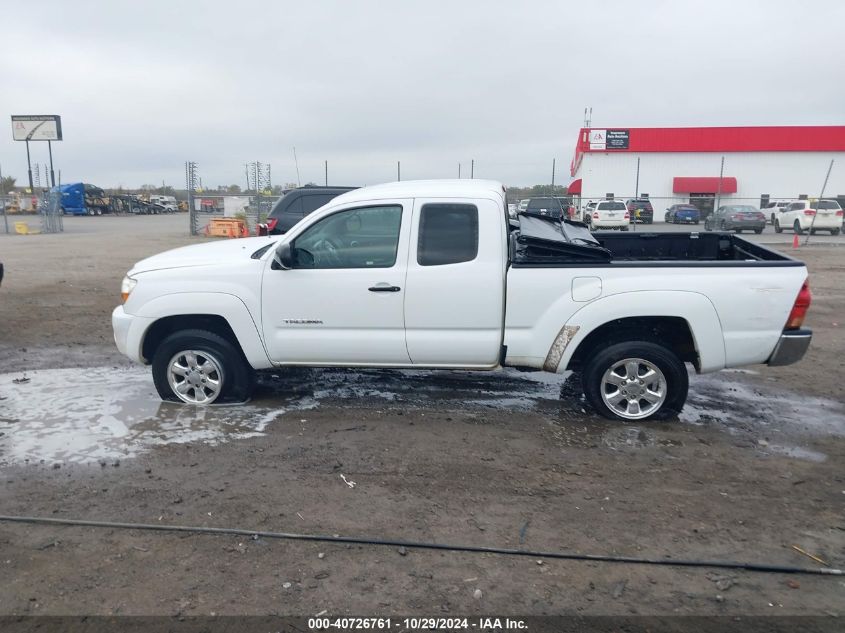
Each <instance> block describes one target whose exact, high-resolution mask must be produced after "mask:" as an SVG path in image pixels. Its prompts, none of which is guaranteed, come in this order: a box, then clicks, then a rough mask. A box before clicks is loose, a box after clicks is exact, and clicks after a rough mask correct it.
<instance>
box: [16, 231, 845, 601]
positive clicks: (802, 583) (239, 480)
mask: <svg viewBox="0 0 845 633" xmlns="http://www.w3.org/2000/svg"><path fill="white" fill-rule="evenodd" d="M83 220H86V221H88V222H100V224H98V225H97V226H96V228H92V227H93V225H90V224H89V225H83V224H81V223H76V224H72V225H70V226H69V230H68V232H67V233H66V234H65V235H61V236H39V237H32V238H21V237H17V238H16V237H5V236H0V261H2V262H3V263H4V264H5V266H6V275H7V278H6V280H5V281H4V283H3V286H2V288H0V372H3V373H2V375H0V397H6V398H9V400H7V409H8V408H9V407H12V405H10V404H8V403H9V402H12V403H14V402H16V401H15V398H16V397H17V398H20V397H21V396H20V394H21V393H24V392H23V391H21V389H22V387H19V386H15V385H13V384H12V378H13V377H15V376H19V375H22V374H23V372H25V371H26V372H30V373H29V375H30V376H31V385H30V386H29V387H28V388H29V389H31V390H32V391H31V392H28V393H31V394H32V396H31V397H33V398H38V397H39V396H38V393H39V391H41V390H42V388H43V392H42V393H43V396H42V397H44V398H45V399H53V398H55V397H58V396H56V392H54V391H50V389H51V388H53V389H65V391H67V390H68V389H71V393H72V388H70V387H68V388H65V387H63V386H61V385H58V384H57V383H55V382H53V379H52V378H50V376H53V375H54V374H50V373H49V372H46V371H45V372H44V373H43V374H39V370H53V369H56V368H80V369H79V375H80V381H81V379H82V377H84V376H86V373H92V372H95V371H99V372H104V371H107V370H108V368H112V367H114V368H118V369H115V370H114V371H115V372H120V371H123V369H122V368H123V367H124V366H125V365H126V364H127V363H126V361H125V359H123V358H122V357H121V356H119V355H118V354H117V352H116V350H115V349H114V347H113V343H112V341H111V327H110V321H109V314H110V311H111V310H112V308H113V307H114V305H116V303H117V301H118V299H119V294H118V293H119V283H120V279H121V278H122V276H123V274H124V273H125V271H126V270H128V269H129V268H130V267H131V265H132V263H133V262H135V261H137V260H138V259H140V258H142V257H144V256H146V255H149V254H152V253H155V252H158V251H161V250H163V249H166V248H169V247H175V246H179V245H182V244H185V243H189V242H190V241H191V239H190V238H188V237H187V236H186V234H185V231H184V226H183V224H184V223H185V220H184V218H182V217H178V216H163V217H149V218H147V217H143V218H105V217H103V218H83ZM180 223H181V224H180ZM797 256H798V257H800V258H801V259H804V260H805V261H806V262H807V264H808V266H809V268H810V280H811V287H812V289H813V307H812V308H811V311H810V315H809V318H808V321H807V325H808V326H809V327H811V328H812V329H813V330H814V332H815V335H814V341H813V346H812V347H811V349H810V352H809V353H808V356H807V357H806V358H805V359H804V361H803V362H802V363H800V364H798V365H795V366H792V367H785V368H778V369H774V368H766V367H753V368H750V369H751V373H748V372H722V373H719V374H716V375H714V376H703V377H693V378H692V387H691V395H690V402H689V405H688V407H687V409H686V411H685V413H684V414H683V415H682V416H681V419H680V420H675V421H671V422H666V423H643V424H639V425H626V424H621V423H619V424H615V423H610V422H607V421H605V420H602V419H600V418H597V417H595V416H593V415H591V414H589V413H586V412H585V411H584V410H583V406H584V405H583V403H582V402H581V400H580V399H579V398H578V397H576V396H573V395H572V394H570V393H569V392H568V388H567V385H566V383H565V382H564V381H562V380H561V379H559V377H544V375H542V374H541V375H535V374H521V373H519V372H513V371H504V372H494V373H491V374H470V373H463V372H454V373H452V372H433V373H425V372H400V371H367V372H359V371H348V372H344V371H339V370H332V371H328V370H327V371H323V370H297V371H286V372H279V373H277V374H275V375H268V376H266V377H264V378H263V380H262V383H261V388H260V390H259V393H258V394H257V397H256V401H255V404H254V405H251V406H254V407H255V409H250V410H247V411H248V412H250V411H253V410H254V411H256V412H260V414H261V415H262V416H265V417H267V416H269V417H267V419H268V420H270V422H269V423H268V424H266V426H262V427H261V429H260V432H256V433H248V434H244V436H243V437H241V438H240V439H235V438H234V437H232V438H224V439H222V440H220V439H219V438H217V439H216V440H215V441H202V440H201V439H200V440H197V441H178V440H177V441H167V442H164V441H163V442H161V443H160V444H158V445H155V444H154V445H151V446H149V447H148V448H147V449H145V450H143V451H140V452H139V453H137V456H134V457H126V458H122V459H121V458H117V457H112V456H110V457H109V458H108V459H98V460H74V459H70V458H61V457H58V458H57V457H52V458H50V457H47V458H43V461H41V460H40V459H32V460H30V461H29V462H21V461H20V460H16V459H15V458H14V451H13V450H12V449H13V448H14V442H15V438H16V436H18V435H19V436H20V437H24V436H27V434H28V432H29V429H27V428H26V425H27V424H29V422H28V421H27V420H29V419H30V418H27V416H26V412H20V411H18V412H17V413H14V415H12V414H11V413H8V410H7V411H4V402H3V401H0V440H2V439H3V438H2V435H3V434H6V436H7V439H9V441H10V442H11V443H10V444H2V443H0V447H3V446H5V447H6V448H5V449H3V448H0V508H2V511H0V513H2V514H9V515H12V514H16V515H38V516H48V517H65V518H85V519H98V520H115V521H131V522H141V523H162V524H168V523H169V524H182V525H206V526H221V527H222V526H226V527H243V528H247V529H255V530H277V531H290V532H303V533H321V534H340V535H343V536H373V537H378V538H390V539H404V540H419V541H427V542H449V543H460V544H472V545H487V546H501V547H513V548H524V549H532V550H547V551H549V550H552V551H571V552H579V553H592V554H618V555H623V556H645V557H654V558H672V559H681V558H684V559H709V560H713V559H724V560H741V561H755V562H761V563H770V564H784V565H798V566H814V565H815V563H814V562H813V561H812V560H810V559H809V558H807V557H806V556H803V555H801V554H799V553H798V552H796V551H795V550H794V549H792V546H793V545H798V546H799V547H801V548H802V549H804V550H806V551H807V552H810V553H812V554H814V555H815V556H818V557H820V558H822V559H824V560H825V561H826V562H827V563H829V564H830V566H832V567H839V568H842V567H845V469H844V468H843V463H845V461H844V460H845V406H844V405H845V399H843V396H842V391H841V378H840V377H841V376H842V375H843V368H845V354H843V352H845V338H844V337H843V325H845V323H843V320H845V316H843V314H845V290H843V286H842V280H843V272H845V248H843V247H841V246H833V245H826V246H811V247H807V248H802V249H800V250H799V251H798V252H797ZM86 368H88V369H86ZM125 371H126V372H127V373H126V376H131V377H132V380H134V381H136V382H135V383H133V384H137V386H136V387H133V388H136V389H137V390H138V391H137V394H140V395H139V396H138V397H143V398H146V399H147V400H149V401H150V402H151V401H152V400H153V399H154V395H153V392H152V390H151V387H150V386H149V384H147V381H148V379H147V378H146V377H144V376H142V375H141V374H140V373H131V372H140V371H142V370H130V369H126V370H125ZM63 375H64V376H67V375H70V376H73V372H71V373H69V374H63ZM92 375H94V374H92ZM100 375H103V374H96V376H100ZM121 375H122V374H121ZM96 376H95V377H96ZM65 379H66V378H65ZM39 380H41V382H39ZM89 382H90V381H89ZM148 382H149V383H151V381H148ZM86 384H88V383H86ZM561 391H562V392H563V396H564V397H562V398H561V397H558V396H559V395H560V394H559V392H561ZM66 396H67V394H65V396H64V397H66ZM33 406H34V405H33ZM62 406H64V405H62ZM67 406H68V407H69V409H70V408H71V405H70V404H69V405H67ZM16 411H17V410H16ZM34 411H36V412H37V411H38V409H37V407H35V408H34ZM109 411H110V413H109V415H116V416H118V417H119V416H120V415H121V414H119V413H113V412H112V410H111V409H110V410H109ZM4 415H7V416H9V417H4ZM34 415H35V414H34ZM102 415H103V413H102V411H98V410H97V409H96V407H94V408H93V409H91V412H90V418H91V420H92V423H93V420H95V419H97V420H100V419H101V418H102ZM174 415H175V414H172V410H171V409H164V410H163V413H162V412H161V411H159V412H157V413H156V415H155V416H152V415H151V416H147V417H146V418H144V419H143V420H142V421H140V422H137V423H133V424H136V426H138V428H140V427H144V429H145V432H148V433H154V434H155V433H163V431H161V429H162V428H164V427H167V428H168V429H169V430H170V431H171V432H172V430H173V429H172V426H173V424H174V422H173V420H174V419H176V423H175V424H176V425H177V426H178V425H180V424H184V422H183V421H180V418H178V416H177V417H175V418H174ZM219 415H222V416H223V417H224V418H225V417H226V416H228V415H232V416H234V415H235V413H232V414H228V413H226V412H224V413H222V414H219ZM241 415H242V414H241ZM250 415H252V414H251V413H250ZM127 419H128V418H127ZM224 421H225V420H224ZM168 424H170V426H169V427H168V426H167V425H168ZM191 424H192V425H197V424H202V421H200V422H196V421H193V422H191ZM51 428H52V427H48V428H46V429H42V430H41V431H40V432H41V433H42V435H40V436H36V437H41V438H44V439H43V444H44V445H45V446H46V445H47V444H48V440H49V439H50V438H48V435H49V434H50V433H51V432H52V431H51ZM57 428H58V427H57ZM133 428H135V427H133ZM180 429H181V427H180ZM199 437H202V435H200V436H199ZM52 439H55V438H52ZM10 446H11V447H12V448H9V447H10ZM40 449H43V446H41V445H39V443H38V442H35V447H34V448H32V449H31V450H33V451H34V452H33V454H34V455H37V454H39V453H38V450H40ZM4 450H5V451H6V452H5V453H4V452H3V451H4ZM44 454H46V453H44ZM341 474H342V475H343V476H344V478H345V479H346V480H348V481H354V482H355V486H354V487H350V486H348V485H347V484H346V483H345V482H344V478H341ZM0 570H2V572H1V573H0V577H2V578H3V582H0V615H9V614H21V615H23V614H123V615H126V614H166V615H174V614H180V615H208V614H211V613H215V614H296V615H315V614H318V613H320V612H324V611H325V612H326V613H328V614H335V615H336V614H343V613H355V614H361V615H364V614H366V615H373V614H383V615H387V614H407V615H411V614H416V615H425V616H439V615H444V614H477V613H490V612H493V611H495V612H496V613H498V614H520V615H542V614H561V613H567V614H583V615H590V614H602V615H604V614H660V615H690V614H721V615H786V614H815V615H824V614H826V615H845V610H843V604H845V600H843V597H845V582H843V581H842V578H841V577H838V578H837V577H825V576H790V575H784V574H761V573H750V572H742V571H725V570H720V569H685V568H672V567H662V566H646V565H642V566H635V565H626V564H607V563H596V562H570V561H555V560H540V559H534V558H517V557H504V556H496V555H489V554H483V555H478V554H459V553H446V552H436V551H426V550H418V549H413V548H408V549H407V550H403V551H400V550H398V549H397V548H395V547H387V548H378V547H373V546H363V545H361V546H359V545H352V546H347V545H336V544H324V543H323V544H321V543H304V542H291V541H277V540H269V539H265V538H259V539H253V538H250V537H235V536H207V535H188V534H176V535H174V534H166V533H150V532H139V531H119V530H102V529H93V528H77V527H52V526H32V525H16V524H10V523H0ZM476 590H480V591H476Z"/></svg>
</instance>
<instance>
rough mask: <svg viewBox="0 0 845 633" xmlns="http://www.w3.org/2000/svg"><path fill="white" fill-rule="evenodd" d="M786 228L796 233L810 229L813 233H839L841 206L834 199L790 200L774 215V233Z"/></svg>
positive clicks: (840, 227)
mask: <svg viewBox="0 0 845 633" xmlns="http://www.w3.org/2000/svg"><path fill="white" fill-rule="evenodd" d="M811 227H812V229H811ZM788 228H791V229H792V230H793V231H795V233H797V234H798V235H801V234H802V233H804V231H810V230H812V232H813V233H815V232H816V231H830V234H831V235H839V233H840V232H841V230H842V207H840V206H839V203H838V202H837V201H836V200H819V201H816V202H811V201H809V200H798V201H797V202H790V203H789V204H788V205H787V206H786V207H785V208H784V209H783V210H782V211H781V212H780V214H778V215H776V216H775V232H776V233H781V232H782V231H783V230H784V229H788Z"/></svg>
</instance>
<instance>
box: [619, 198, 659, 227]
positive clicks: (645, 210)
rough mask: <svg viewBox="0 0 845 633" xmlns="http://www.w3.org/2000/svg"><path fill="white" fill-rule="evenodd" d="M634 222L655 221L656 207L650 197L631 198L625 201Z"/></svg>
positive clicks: (646, 222) (645, 222)
mask: <svg viewBox="0 0 845 633" xmlns="http://www.w3.org/2000/svg"><path fill="white" fill-rule="evenodd" d="M625 206H626V207H627V208H628V213H630V214H631V220H632V221H633V222H640V223H642V224H651V223H652V222H654V207H653V206H652V205H651V201H650V200H649V199H648V198H631V199H630V200H628V201H627V202H626V203H625Z"/></svg>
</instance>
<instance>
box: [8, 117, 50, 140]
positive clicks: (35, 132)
mask: <svg viewBox="0 0 845 633" xmlns="http://www.w3.org/2000/svg"><path fill="white" fill-rule="evenodd" d="M12 138H13V139H14V140H16V141H61V140H62V117H60V116H59V115H58V114H13V115H12Z"/></svg>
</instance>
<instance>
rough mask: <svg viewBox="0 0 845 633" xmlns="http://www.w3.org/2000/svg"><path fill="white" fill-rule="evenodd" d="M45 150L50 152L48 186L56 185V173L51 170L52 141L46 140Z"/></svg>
mask: <svg viewBox="0 0 845 633" xmlns="http://www.w3.org/2000/svg"><path fill="white" fill-rule="evenodd" d="M47 151H48V152H50V186H51V187H55V186H56V173H55V172H54V171H53V141H47Z"/></svg>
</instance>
